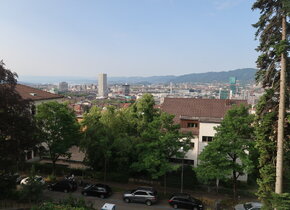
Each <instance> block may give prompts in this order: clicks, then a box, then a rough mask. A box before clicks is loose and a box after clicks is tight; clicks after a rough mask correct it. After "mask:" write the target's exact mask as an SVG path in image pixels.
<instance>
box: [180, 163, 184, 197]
mask: <svg viewBox="0 0 290 210" xmlns="http://www.w3.org/2000/svg"><path fill="white" fill-rule="evenodd" d="M183 161H184V159H183V158H182V163H181V186H180V192H181V193H183V165H184V164H183Z"/></svg>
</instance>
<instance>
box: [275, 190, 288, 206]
mask: <svg viewBox="0 0 290 210" xmlns="http://www.w3.org/2000/svg"><path fill="white" fill-rule="evenodd" d="M273 207H275V208H276V209H277V210H289V209H290V193H282V194H275V193H273Z"/></svg>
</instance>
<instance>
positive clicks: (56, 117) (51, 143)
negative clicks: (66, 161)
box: [35, 102, 80, 166]
mask: <svg viewBox="0 0 290 210" xmlns="http://www.w3.org/2000/svg"><path fill="white" fill-rule="evenodd" d="M35 118H36V123H37V127H38V138H39V139H41V140H42V141H43V142H44V143H46V145H47V148H48V153H49V156H50V159H51V161H52V163H53V166H54V165H55V162H56V161H57V160H58V158H59V157H60V156H66V157H70V154H69V153H68V149H69V148H70V147H71V146H73V145H76V144H78V139H79V138H80V127H79V124H78V122H77V120H76V116H75V114H74V112H73V111H72V110H71V109H69V108H68V106H67V105H66V104H61V103H58V102H47V103H43V104H40V105H39V106H38V107H37V114H36V116H35Z"/></svg>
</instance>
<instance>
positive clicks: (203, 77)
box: [109, 68, 257, 84]
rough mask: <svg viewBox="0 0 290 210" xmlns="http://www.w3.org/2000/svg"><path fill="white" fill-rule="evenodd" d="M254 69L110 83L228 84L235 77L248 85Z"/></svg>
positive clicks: (113, 81) (253, 75) (127, 78)
mask: <svg viewBox="0 0 290 210" xmlns="http://www.w3.org/2000/svg"><path fill="white" fill-rule="evenodd" d="M256 71H257V70H256V69H253V68H244V69H236V70H231V71H222V72H207V73H193V74H185V75H181V76H153V77H111V78H109V82H111V83H129V84H132V83H143V84H145V83H153V84H154V83H169V82H173V83H183V82H190V83H213V82H221V83H228V82H229V77H236V78H237V79H238V80H239V82H240V83H249V82H253V81H254V80H255V73H256Z"/></svg>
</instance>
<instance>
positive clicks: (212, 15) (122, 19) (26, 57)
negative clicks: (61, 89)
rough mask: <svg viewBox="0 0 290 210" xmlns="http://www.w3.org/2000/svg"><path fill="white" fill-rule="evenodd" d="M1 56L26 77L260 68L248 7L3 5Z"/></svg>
mask: <svg viewBox="0 0 290 210" xmlns="http://www.w3.org/2000/svg"><path fill="white" fill-rule="evenodd" d="M0 3H1V14H0V27H1V28H2V29H3V30H2V33H1V34H0V46H1V52H0V57H1V59H3V60H4V62H5V63H6V67H7V68H9V69H11V70H12V71H15V72H17V74H18V75H19V78H20V80H21V76H48V75H51V76H84V75H85V76H88V77H93V78H96V76H97V74H98V73H101V72H106V73H107V74H108V75H110V76H155V75H182V74H189V73H200V72H209V71H227V70H232V69H238V68H247V67H250V68H255V67H256V65H255V60H256V58H257V55H258V54H257V53H256V51H255V48H256V46H257V44H258V43H257V41H255V40H254V39H255V36H254V33H255V29H254V28H253V27H252V26H251V24H253V23H255V22H256V21H257V20H258V15H259V14H258V12H257V11H254V12H253V11H252V10H251V6H252V4H253V2H252V1H248V0H194V1H193V0H183V1H179V0H138V1H134V0H122V1H118V0H111V1H99V0H98V1H85V2H83V1H71V0H64V1H58V0H52V1H37V0H27V1H21V0H13V1H4V0H0Z"/></svg>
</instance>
